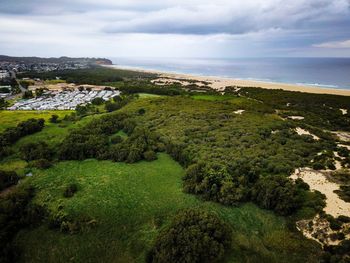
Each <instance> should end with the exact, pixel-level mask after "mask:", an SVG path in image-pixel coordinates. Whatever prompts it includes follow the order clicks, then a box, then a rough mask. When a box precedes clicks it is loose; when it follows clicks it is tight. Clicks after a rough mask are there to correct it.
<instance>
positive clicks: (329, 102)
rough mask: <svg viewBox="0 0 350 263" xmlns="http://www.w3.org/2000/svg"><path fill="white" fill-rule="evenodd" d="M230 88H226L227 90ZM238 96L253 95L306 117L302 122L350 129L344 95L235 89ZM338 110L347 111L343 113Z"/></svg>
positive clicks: (349, 119) (349, 113) (289, 112)
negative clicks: (237, 90)
mask: <svg viewBox="0 0 350 263" xmlns="http://www.w3.org/2000/svg"><path fill="white" fill-rule="evenodd" d="M230 90H231V91H233V93H237V92H236V91H234V90H233V89H227V90H226V92H230ZM238 93H239V94H240V95H241V96H245V97H249V98H253V99H256V100H259V101H262V102H264V104H266V105H270V106H272V107H273V108H275V109H279V110H282V111H286V114H288V115H290V116H291V115H300V116H303V117H305V119H304V120H303V121H302V122H304V123H307V124H310V125H313V126H316V127H320V128H325V129H330V130H346V131H350V103H349V98H348V97H346V96H337V95H325V94H310V93H302V92H292V91H285V90H266V89H261V88H253V87H252V88H244V87H242V88H241V89H240V91H239V92H238ZM340 109H345V110H347V112H348V113H347V114H343V113H342V112H341V111H340Z"/></svg>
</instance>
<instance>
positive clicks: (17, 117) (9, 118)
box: [0, 111, 72, 132]
mask: <svg viewBox="0 0 350 263" xmlns="http://www.w3.org/2000/svg"><path fill="white" fill-rule="evenodd" d="M71 112H72V111H0V120H1V122H0V132H3V131H4V130H5V129H6V128H9V127H14V126H16V125H17V124H18V123H19V122H21V121H25V120H28V119H31V118H34V119H40V118H43V119H45V121H46V124H48V121H49V119H50V117H51V115H53V114H56V115H58V116H59V118H63V117H64V116H65V115H67V114H70V113H71Z"/></svg>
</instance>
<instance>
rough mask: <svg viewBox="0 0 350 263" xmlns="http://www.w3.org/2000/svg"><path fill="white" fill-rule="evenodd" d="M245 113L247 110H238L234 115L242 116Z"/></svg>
mask: <svg viewBox="0 0 350 263" xmlns="http://www.w3.org/2000/svg"><path fill="white" fill-rule="evenodd" d="M243 112H245V110H236V111H234V112H233V113H234V114H239V115H242V114H243Z"/></svg>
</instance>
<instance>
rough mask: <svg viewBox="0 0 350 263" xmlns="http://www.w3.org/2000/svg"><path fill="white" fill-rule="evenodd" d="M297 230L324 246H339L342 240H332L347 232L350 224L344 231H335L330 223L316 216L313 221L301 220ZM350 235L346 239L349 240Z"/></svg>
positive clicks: (345, 225)
mask: <svg viewBox="0 0 350 263" xmlns="http://www.w3.org/2000/svg"><path fill="white" fill-rule="evenodd" d="M296 226H297V229H298V230H299V231H301V232H302V233H303V235H304V236H305V237H307V238H309V239H313V240H315V241H317V242H318V243H320V244H321V245H322V246H323V245H325V244H327V245H338V244H339V243H340V242H341V240H337V239H334V238H332V236H333V235H334V234H336V233H340V232H343V231H345V232H346V229H347V228H348V227H349V224H344V225H343V227H342V229H341V230H339V231H334V230H332V229H331V228H330V223H329V222H328V221H327V220H326V219H325V218H322V217H320V216H319V215H316V216H315V217H314V218H313V219H312V220H300V221H298V222H297V223H296ZM349 236H350V234H347V235H346V237H347V238H349Z"/></svg>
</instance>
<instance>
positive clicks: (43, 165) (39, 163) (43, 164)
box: [29, 159, 52, 169]
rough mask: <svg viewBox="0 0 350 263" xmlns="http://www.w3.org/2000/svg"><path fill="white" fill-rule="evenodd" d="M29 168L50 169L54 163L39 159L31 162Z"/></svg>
mask: <svg viewBox="0 0 350 263" xmlns="http://www.w3.org/2000/svg"><path fill="white" fill-rule="evenodd" d="M29 166H30V167H33V168H38V169H48V168H50V167H51V166H52V162H51V161H49V160H47V159H39V160H34V161H32V162H30V163H29Z"/></svg>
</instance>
